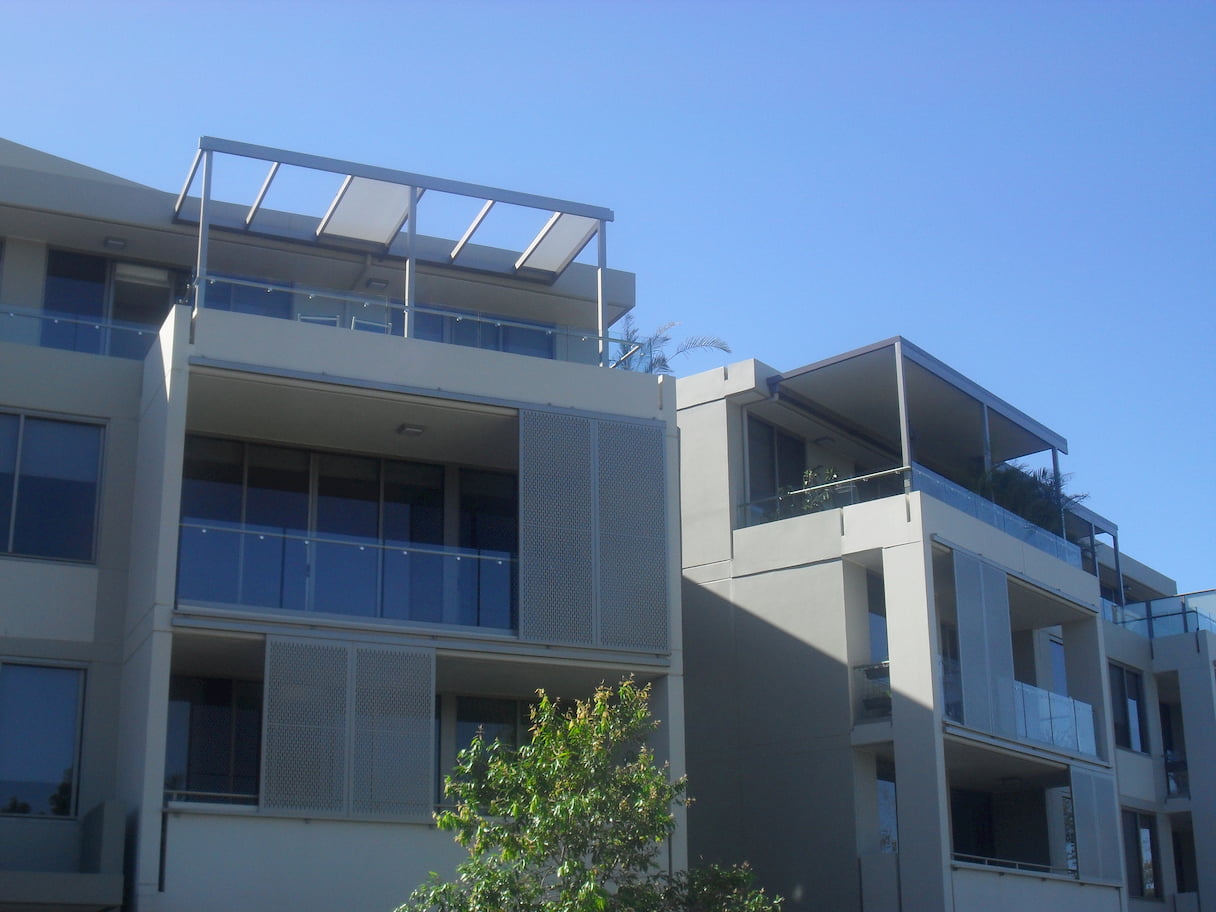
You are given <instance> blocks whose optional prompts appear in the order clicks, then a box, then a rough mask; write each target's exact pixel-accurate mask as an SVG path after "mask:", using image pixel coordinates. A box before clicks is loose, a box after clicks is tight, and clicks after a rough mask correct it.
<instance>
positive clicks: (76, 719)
mask: <svg viewBox="0 0 1216 912" xmlns="http://www.w3.org/2000/svg"><path fill="white" fill-rule="evenodd" d="M83 690H84V672H83V671H81V670H80V669H78V668H53V667H47V666H42V665H20V664H16V663H5V664H3V665H0V813H3V814H33V815H39V816H54V817H70V816H72V815H74V814H75V813H76V771H77V762H78V761H77V753H78V750H79V740H80V707H81V703H82V701H81V696H82V694H83Z"/></svg>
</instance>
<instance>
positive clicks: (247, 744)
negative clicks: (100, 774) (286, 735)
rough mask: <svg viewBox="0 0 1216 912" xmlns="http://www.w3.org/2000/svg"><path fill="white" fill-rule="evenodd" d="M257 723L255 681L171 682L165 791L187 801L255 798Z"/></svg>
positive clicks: (259, 693)
mask: <svg viewBox="0 0 1216 912" xmlns="http://www.w3.org/2000/svg"><path fill="white" fill-rule="evenodd" d="M261 719H262V684H261V682H260V681H235V680H229V679H227V678H184V677H174V678H172V679H171V681H170V684H169V732H168V740H167V745H166V754H165V787H166V788H167V789H170V790H172V791H175V792H179V793H183V794H178V795H175V796H173V797H176V798H184V799H187V800H189V799H191V798H194V799H195V800H204V801H219V802H229V801H234V800H238V801H239V800H240V798H241V797H244V796H250V797H251V796H254V795H256V794H257V786H258V767H259V758H260V750H259V742H260V738H261ZM189 793H194V794H193V795H191V794H189Z"/></svg>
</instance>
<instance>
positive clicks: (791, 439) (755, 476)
mask: <svg viewBox="0 0 1216 912" xmlns="http://www.w3.org/2000/svg"><path fill="white" fill-rule="evenodd" d="M747 463H748V494H749V497H750V499H751V500H752V501H753V502H755V501H758V500H763V499H765V498H768V497H776V496H777V495H778V494H779V493H781V492H782V491H795V490H798V489H799V488H801V487H802V479H803V476H804V474H805V472H806V444H805V443H803V441H802V439H801V438H799V437H795V436H794V435H792V434H787V433H786V432H785V431H783V430H781V429H780V428H777V427H774V426H773V425H771V424H769V423H767V422H765V421H760V420H759V419H757V418H753V417H749V418H748V419H747Z"/></svg>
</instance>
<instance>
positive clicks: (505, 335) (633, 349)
mask: <svg viewBox="0 0 1216 912" xmlns="http://www.w3.org/2000/svg"><path fill="white" fill-rule="evenodd" d="M203 281H204V282H205V283H206V286H205V293H204V295H203V302H204V307H205V308H206V309H215V310H228V311H235V312H238V313H247V314H254V315H257V316H263V317H271V318H275V319H282V320H292V321H295V322H298V323H308V324H311V325H315V326H328V327H330V328H333V329H345V330H353V331H356V332H370V333H375V334H378V335H386V336H396V337H399V338H403V337H405V336H407V335H408V336H409V337H411V338H413V339H422V340H425V341H428V342H444V343H448V344H451V345H459V346H463V347H467V348H481V349H489V350H493V351H502V352H507V353H510V354H518V355H527V356H530V357H536V358H546V359H549V360H557V361H570V362H575V363H581V364H598V363H599V361H600V337H599V336H598V335H597V334H596V333H595V332H594V331H588V330H586V329H578V328H574V327H569V326H558V325H554V324H545V323H530V322H527V321H523V320H514V319H511V318H509V317H504V316H502V315H500V314H494V313H489V312H483V311H471V310H455V309H451V308H444V307H438V306H433V305H430V304H414V305H412V306H410V307H407V306H406V305H405V304H404V303H403V302H401V301H399V300H395V299H393V298H390V297H388V296H387V295H366V294H362V295H356V294H349V293H346V292H340V291H334V290H328V289H318V288H306V287H300V286H292V285H283V284H276V283H274V282H259V281H257V280H255V279H247V278H243V277H237V276H220V275H208V276H205V277H204V278H203ZM603 342H604V348H605V351H606V352H608V353H609V360H608V364H609V366H611V367H620V368H621V369H628V368H629V366H630V364H631V363H632V362H633V361H634V360H635V359H637V360H638V361H640V360H642V358H643V357H644V355H645V353H646V347H647V346H646V343H645V342H642V343H639V342H636V341H634V342H629V341H627V340H624V339H617V338H613V337H609V336H605V337H604V339H603Z"/></svg>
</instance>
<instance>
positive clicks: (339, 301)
mask: <svg viewBox="0 0 1216 912" xmlns="http://www.w3.org/2000/svg"><path fill="white" fill-rule="evenodd" d="M234 163H236V165H241V163H244V164H243V165H241V166H242V167H244V166H248V165H249V163H253V167H255V168H257V169H260V170H261V173H262V174H263V175H264V178H263V179H262V180H261V184H260V189H258V187H257V186H255V187H254V188H253V190H252V191H250V190H249V189H248V188H245V189H244V191H242V190H241V187H242V185H241V184H240V182H239V181H238V182H236V183H232V182H228V181H227V180H226V175H227V174H229V173H230V172H228V171H226V170H225V169H226V168H229V167H235V166H234ZM182 165H183V171H186V170H187V166H189V165H190V162H189V160H188V158H187V159H186V160H184V161H183V162H182ZM238 170H239V169H238ZM300 173H307V174H309V175H311V176H312V177H314V178H316V179H317V180H318V181H321V182H322V183H323V182H325V181H328V182H330V183H331V184H332V191H331V192H332V199H331V201H330V204H329V207H328V209H326V208H325V207H324V206H322V208H321V209H319V210H315V211H309V210H307V209H306V208H304V205H303V203H301V202H299V200H300V199H303V198H302V197H301V198H295V197H292V196H291V195H290V194H287V195H280V196H276V193H277V192H278V191H279V190H280V185H281V184H284V182H286V181H287V180H288V179H289V178H290V177H291V176H292V175H293V174H295V175H299V174H300ZM0 187H2V188H3V198H0V239H2V240H0V245H2V246H0V512H2V513H3V514H4V517H3V520H2V521H0V527H2V528H3V530H4V538H3V542H0V591H3V592H4V593H5V595H4V596H3V597H2V598H0V792H3V794H0V801H3V802H4V805H3V807H2V808H0V909H13V910H17V909H28V908H33V907H37V908H39V909H47V910H86V909H106V908H116V907H118V906H120V905H121V906H122V907H123V908H126V909H140V910H156V909H166V910H169V909H172V910H174V912H183V910H190V909H204V908H208V909H209V908H215V907H217V906H220V907H224V908H232V909H260V908H266V909H270V908H283V907H287V906H290V907H292V908H299V909H315V910H323V909H335V908H342V909H350V908H368V909H382V908H392V907H394V906H395V905H396V904H398V903H400V902H402V901H404V899H405V898H406V897H407V896H408V894H409V892H410V890H411V889H412V888H413V887H414V886H415V885H416V884H417V883H419V882H421V881H422V880H424V879H425V878H426V876H427V873H428V872H429V871H432V870H450V869H451V868H452V866H453V865H454V863H455V861H456V860H458V857H459V851H460V850H459V849H458V847H456V846H455V845H454V844H453V843H452V841H451V838H450V836H449V835H448V834H445V833H439V832H437V831H436V830H435V829H434V827H433V825H432V823H431V821H432V812H433V811H434V809H435V807H436V806H437V804H439V803H441V802H442V800H443V798H442V794H441V780H442V777H443V775H444V774H445V772H446V771H447V770H448V769H450V767H451V765H452V763H453V762H454V759H455V755H456V752H457V751H458V750H459V748H460V747H461V746H462V745H463V743H464V742H466V741H467V740H468V739H469V738H470V737H471V733H472V731H474V730H475V729H476V728H477V727H478V726H484V727H486V728H487V730H490V731H493V732H494V733H495V734H497V735H498V736H501V737H504V738H515V737H520V736H521V733H522V732H523V731H524V729H525V728H526V724H527V711H528V704H529V702H530V701H531V700H532V699H534V697H535V692H536V690H537V689H538V688H544V689H545V690H547V691H548V692H549V693H551V694H555V695H557V696H559V697H563V698H571V697H576V696H582V695H586V694H588V693H589V692H590V691H591V690H592V689H593V688H594V687H595V686H596V685H597V684H599V683H600V682H610V683H611V682H615V681H618V680H620V679H622V678H623V677H626V676H629V675H632V676H634V677H635V678H636V679H638V680H640V681H644V682H649V683H651V684H652V685H653V693H654V710H655V713H656V716H657V717H658V718H659V719H661V720H662V723H663V725H662V728H661V729H660V731H659V733H658V735H657V736H656V742H655V747H656V751H657V753H658V755H659V756H660V757H661V758H662V759H664V760H666V761H668V762H670V763H671V767H672V769H673V771H674V773H676V774H678V773H679V772H681V771H682V769H683V732H682V725H683V722H682V707H683V701H682V692H683V688H682V684H681V681H680V677H681V675H682V648H681V630H682V627H681V624H680V616H679V604H680V602H679V585H678V578H679V577H678V554H677V548H676V545H677V541H678V535H677V529H678V525H677V521H678V514H677V512H676V511H677V509H678V504H677V495H676V470H677V465H676V463H677V458H676V445H675V442H676V430H675V418H674V412H675V408H674V387H673V385H672V384H670V383H665V382H664V381H663V380H661V379H660V378H656V377H652V376H649V375H644V374H641V373H635V372H631V371H628V370H622V369H612V368H613V367H614V366H622V365H614V364H613V363H612V358H614V357H620V353H619V352H615V351H613V343H612V340H611V339H610V337H609V333H610V329H609V327H610V325H611V324H612V323H613V322H614V321H615V320H617V319H618V318H619V317H620V316H621V315H622V314H624V313H625V312H626V311H628V310H629V309H630V308H631V307H632V306H633V297H634V292H633V284H634V283H633V276H632V275H630V274H628V273H624V272H620V271H617V270H613V269H610V268H609V267H608V265H607V262H606V256H607V251H606V246H605V245H604V244H603V242H602V236H603V228H604V225H605V223H606V222H607V221H609V220H611V218H612V213H611V212H610V211H609V210H606V209H602V208H599V207H592V206H586V205H582V204H576V203H570V202H567V201H562V200H553V199H547V198H544V197H538V196H534V195H529V194H522V193H516V192H513V191H506V190H498V189H495V188H489V187H480V186H476V185H471V184H466V183H461V182H455V181H447V180H441V179H436V178H429V177H425V176H422V175H416V174H410V173H406V172H400V171H393V170H390V169H384V168H376V167H372V166H368V165H361V164H358V163H352V162H340V161H334V160H330V159H323V158H319V157H316V156H309V155H302V154H299V153H291V152H285V151H282V150H274V149H267V148H264V147H258V146H250V145H248V144H242V143H234V142H230V141H225V140H215V139H209V138H204V139H203V140H201V141H200V145H199V150H198V154H197V156H196V158H195V161H194V164H193V166H191V167H189V176H188V178H187V181H186V186H185V188H184V189H183V190H182V193H181V194H180V195H176V194H173V193H169V192H165V191H159V190H154V189H151V188H148V187H143V186H140V185H138V184H134V183H131V182H129V181H125V180H122V179H119V178H117V177H114V176H111V175H107V174H104V173H101V172H98V171H94V170H92V169H89V168H86V167H84V166H81V165H77V164H75V163H72V162H67V161H64V160H61V159H56V158H54V157H52V156H50V155H46V154H44V153H41V152H37V151H34V150H31V149H26V148H24V147H21V146H17V145H15V144H11V143H0ZM242 193H244V195H242ZM443 200H447V201H448V203H449V204H451V205H456V204H460V205H464V206H465V207H466V208H468V209H469V212H470V215H469V218H470V219H472V221H471V222H470V223H469V224H468V227H467V230H463V229H461V230H462V231H463V234H461V233H459V232H458V233H456V234H455V235H453V236H451V237H450V238H448V239H447V240H443V239H441V238H440V237H435V236H430V235H428V234H425V233H424V232H425V231H426V230H427V225H428V213H429V212H430V211H431V210H430V209H429V208H428V206H429V205H432V204H433V205H435V206H436V207H437V208H438V206H439V203H440V201H443ZM452 201H455V203H453V202H452ZM293 207H298V208H293ZM505 207H516V208H522V209H524V210H526V211H528V212H532V213H533V214H534V215H535V217H536V220H537V228H538V230H537V233H536V235H535V237H534V238H533V239H532V242H531V243H529V244H528V245H527V246H526V247H525V248H521V249H518V250H507V249H503V248H500V247H496V246H494V245H493V243H490V244H486V245H480V244H478V243H477V242H478V241H479V240H481V239H482V237H483V236H484V235H486V234H487V233H489V234H490V235H491V236H495V237H496V235H493V231H492V229H493V221H494V215H495V213H496V212H497V211H498V210H500V209H502V208H505ZM623 366H625V367H627V365H623ZM626 503H628V504H629V507H630V509H629V511H628V512H625V511H623V510H622V509H621V506H622V505H623V504H626ZM637 524H642V525H644V527H645V532H644V534H637V533H638V530H637V529H636V528H635V525H637ZM39 701H40V702H39ZM36 703H37V705H39V706H41V707H42V709H41V710H38V711H35V709H34V708H33V707H34V706H35V704H36ZM671 849H672V851H671V859H672V863H673V864H675V865H682V864H683V863H684V857H685V855H684V851H685V850H684V845H683V834H682V831H681V832H680V833H678V834H677V836H676V837H675V839H674V840H673V844H672V847H671Z"/></svg>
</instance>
